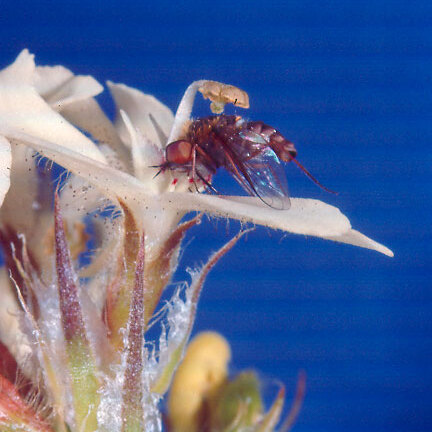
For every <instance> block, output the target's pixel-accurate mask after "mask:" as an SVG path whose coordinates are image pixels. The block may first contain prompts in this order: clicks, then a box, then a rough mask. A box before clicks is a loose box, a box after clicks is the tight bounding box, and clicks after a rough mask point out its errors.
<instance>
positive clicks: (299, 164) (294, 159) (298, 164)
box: [291, 158, 338, 195]
mask: <svg viewBox="0 0 432 432" xmlns="http://www.w3.org/2000/svg"><path fill="white" fill-rule="evenodd" d="M291 160H292V161H293V162H294V163H295V164H296V165H297V166H298V167H299V168H300V169H301V170H302V171H303V172H304V173H305V174H306V175H307V176H308V177H309V178H310V179H311V180H312V181H313V182H314V183H315V184H316V185H317V186H319V187H320V188H321V189H323V190H325V191H326V192H329V193H332V194H335V195H338V192H335V191H332V190H331V189H328V188H326V187H325V186H324V185H322V184H321V183H320V182H319V181H318V180H317V179H316V178H315V177H314V176H313V175H312V174H311V173H310V172H309V171H308V170H307V169H306V168H305V167H304V166H303V165H302V164H301V163H300V162H299V161H298V160H297V159H296V158H293V159H291Z"/></svg>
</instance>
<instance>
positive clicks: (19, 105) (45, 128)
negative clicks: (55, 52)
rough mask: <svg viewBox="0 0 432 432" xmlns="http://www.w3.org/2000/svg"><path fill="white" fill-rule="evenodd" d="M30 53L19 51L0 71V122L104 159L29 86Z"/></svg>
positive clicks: (31, 74)
mask: <svg viewBox="0 0 432 432" xmlns="http://www.w3.org/2000/svg"><path fill="white" fill-rule="evenodd" d="M34 73H35V64H34V60H33V56H32V55H30V54H29V53H28V51H23V52H22V53H21V54H20V55H19V56H18V58H17V60H16V61H15V62H14V63H13V64H12V65H10V66H9V67H8V68H6V69H4V70H2V71H0V125H1V126H4V127H10V128H14V129H16V130H20V131H22V132H25V133H26V134H29V135H33V136H35V137H40V138H44V139H46V140H48V141H51V142H53V143H56V144H58V145H61V146H64V147H67V148H73V149H74V150H75V151H77V152H79V153H81V154H84V155H86V156H88V157H90V158H92V159H95V160H98V161H101V162H102V161H104V157H103V155H102V154H101V152H100V151H99V149H98V148H97V147H96V145H95V144H94V143H93V142H92V141H90V140H89V139H88V138H86V137H85V136H84V135H83V134H82V133H81V132H79V131H78V130H77V129H76V128H75V127H73V126H72V125H71V124H70V123H68V122H67V121H66V120H65V119H64V118H63V117H62V116H61V115H60V114H58V113H56V112H55V111H53V110H52V109H51V108H50V107H49V105H48V104H47V103H46V102H45V101H44V100H43V99H42V98H41V97H40V96H39V94H38V93H37V92H36V89H35V88H34V87H33V86H32V80H33V77H34Z"/></svg>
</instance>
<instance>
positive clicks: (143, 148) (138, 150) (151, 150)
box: [120, 110, 169, 194]
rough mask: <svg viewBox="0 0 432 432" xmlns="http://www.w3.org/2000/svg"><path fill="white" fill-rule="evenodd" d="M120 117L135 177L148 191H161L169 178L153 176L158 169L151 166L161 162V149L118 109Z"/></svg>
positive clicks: (164, 188)
mask: <svg viewBox="0 0 432 432" xmlns="http://www.w3.org/2000/svg"><path fill="white" fill-rule="evenodd" d="M120 117H121V119H122V121H123V122H124V125H125V128H126V130H127V132H128V134H129V142H130V146H131V152H132V162H133V166H134V173H135V177H137V178H138V179H139V180H141V181H142V182H143V183H144V184H145V185H146V188H147V190H148V192H149V193H154V194H156V193H161V192H163V191H164V190H166V189H167V187H168V185H169V178H168V176H161V175H160V176H157V177H155V176H156V174H157V173H158V171H159V169H158V168H153V167H155V166H158V165H160V164H161V163H162V161H163V152H162V150H161V149H160V147H158V146H157V145H156V144H153V143H152V142H150V141H149V140H148V139H147V138H146V137H144V136H143V135H142V134H141V132H140V130H139V129H136V128H134V127H133V125H132V122H131V120H130V118H129V116H128V115H127V113H126V112H125V111H123V110H120Z"/></svg>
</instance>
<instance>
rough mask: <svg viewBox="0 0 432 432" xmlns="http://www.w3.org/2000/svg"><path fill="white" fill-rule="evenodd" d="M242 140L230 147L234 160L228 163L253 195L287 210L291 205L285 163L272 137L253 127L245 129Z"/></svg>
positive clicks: (233, 174) (238, 179) (247, 190)
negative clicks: (271, 139) (276, 151)
mask: <svg viewBox="0 0 432 432" xmlns="http://www.w3.org/2000/svg"><path fill="white" fill-rule="evenodd" d="M239 138H240V139H239V140H233V142H232V143H231V146H230V148H229V153H230V156H231V163H230V164H228V165H227V166H226V168H227V169H228V171H230V173H231V174H232V176H233V177H234V178H235V179H236V180H237V181H238V183H239V184H240V185H241V186H242V187H243V188H244V189H245V190H246V192H248V193H249V194H250V195H254V196H257V197H259V198H260V199H261V201H263V202H264V203H265V204H267V205H268V206H270V207H272V208H275V209H278V210H287V209H289V207H290V200H289V193H288V185H287V181H286V175H285V170H284V167H283V165H282V163H281V161H280V160H279V158H278V157H277V155H276V153H275V152H274V151H273V150H272V149H271V148H270V147H269V145H268V141H267V140H266V139H265V138H264V137H263V136H261V135H259V134H257V133H255V132H252V131H247V130H245V131H241V132H240V133H239Z"/></svg>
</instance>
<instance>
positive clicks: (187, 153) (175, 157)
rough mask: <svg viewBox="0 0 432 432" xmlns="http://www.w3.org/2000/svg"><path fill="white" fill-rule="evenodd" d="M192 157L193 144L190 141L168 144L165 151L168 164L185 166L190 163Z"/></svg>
mask: <svg viewBox="0 0 432 432" xmlns="http://www.w3.org/2000/svg"><path fill="white" fill-rule="evenodd" d="M191 156H192V144H191V143H190V142H189V141H185V140H178V141H174V142H172V143H171V144H168V146H167V148H166V149H165V157H166V160H167V162H170V163H174V164H179V165H181V164H185V163H187V162H190V160H191Z"/></svg>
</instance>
